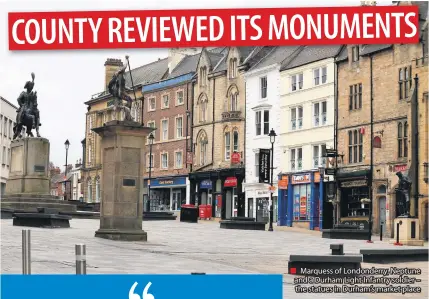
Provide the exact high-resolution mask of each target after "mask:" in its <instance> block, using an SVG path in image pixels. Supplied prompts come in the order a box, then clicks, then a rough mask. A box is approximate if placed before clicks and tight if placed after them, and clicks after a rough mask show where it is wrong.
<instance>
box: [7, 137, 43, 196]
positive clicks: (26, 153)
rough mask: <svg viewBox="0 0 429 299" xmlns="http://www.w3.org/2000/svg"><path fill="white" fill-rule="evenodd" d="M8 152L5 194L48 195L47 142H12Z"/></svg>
mask: <svg viewBox="0 0 429 299" xmlns="http://www.w3.org/2000/svg"><path fill="white" fill-rule="evenodd" d="M10 152H11V155H10V156H11V157H10V172H9V178H8V180H7V184H6V190H5V194H6V195H9V194H32V195H33V194H39V195H49V194H50V181H49V140H48V139H46V138H22V139H18V140H14V141H12V142H11V144H10Z"/></svg>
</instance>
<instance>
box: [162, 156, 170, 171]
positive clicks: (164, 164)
mask: <svg viewBox="0 0 429 299" xmlns="http://www.w3.org/2000/svg"><path fill="white" fill-rule="evenodd" d="M161 168H162V169H167V168H168V154H167V153H162V154H161Z"/></svg>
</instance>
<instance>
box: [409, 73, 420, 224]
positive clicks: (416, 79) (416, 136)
mask: <svg viewBox="0 0 429 299" xmlns="http://www.w3.org/2000/svg"><path fill="white" fill-rule="evenodd" d="M414 84H415V87H414V88H415V89H416V91H415V96H414V99H412V101H413V102H414V103H413V104H412V105H415V108H414V109H415V110H414V115H412V116H411V117H412V120H413V122H412V126H413V127H414V130H413V131H414V136H412V137H411V138H413V139H414V142H413V147H414V148H413V151H412V153H413V159H414V163H413V164H414V165H415V166H414V184H415V188H414V209H413V210H414V211H412V213H411V216H417V214H418V203H419V183H420V180H419V167H420V165H419V163H420V162H419V89H418V87H419V77H418V76H417V74H416V76H415V77H414ZM411 128H412V127H411Z"/></svg>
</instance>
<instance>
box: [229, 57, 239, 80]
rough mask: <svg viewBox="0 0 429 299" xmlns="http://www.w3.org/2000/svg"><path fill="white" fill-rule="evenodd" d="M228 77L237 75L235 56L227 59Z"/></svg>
mask: <svg viewBox="0 0 429 299" xmlns="http://www.w3.org/2000/svg"><path fill="white" fill-rule="evenodd" d="M229 77H230V78H231V79H232V78H236V77H237V58H231V59H230V60H229Z"/></svg>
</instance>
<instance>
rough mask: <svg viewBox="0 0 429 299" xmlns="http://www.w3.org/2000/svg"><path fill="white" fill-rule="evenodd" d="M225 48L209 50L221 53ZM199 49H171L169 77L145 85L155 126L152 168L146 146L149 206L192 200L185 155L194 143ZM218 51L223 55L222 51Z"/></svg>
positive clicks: (174, 206) (148, 116)
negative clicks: (194, 80) (194, 81)
mask: <svg viewBox="0 0 429 299" xmlns="http://www.w3.org/2000/svg"><path fill="white" fill-rule="evenodd" d="M223 49H224V48H216V49H211V50H210V51H211V53H218V52H221V51H222V50H223ZM200 53H201V49H199V48H185V49H170V53H169V65H168V67H169V73H168V75H167V76H166V78H165V79H162V80H160V81H156V82H153V83H151V84H145V85H143V86H142V94H143V97H144V100H145V104H144V115H145V124H146V125H147V126H149V127H154V128H156V130H155V131H154V132H153V136H154V139H153V145H152V167H151V168H150V167H149V165H150V163H149V162H150V161H149V159H150V158H149V157H150V148H151V147H150V145H147V147H146V172H145V173H146V175H145V186H146V187H148V183H149V182H150V192H149V191H148V193H150V194H149V197H150V201H149V202H147V199H146V204H145V207H146V210H148V209H149V208H150V210H151V211H154V210H179V209H180V206H181V205H182V204H185V203H189V202H190V184H189V179H188V172H189V168H188V167H187V166H188V165H187V163H186V157H187V149H188V148H190V147H191V143H190V135H191V119H190V118H189V115H190V111H191V105H192V91H193V89H192V77H193V75H194V74H195V71H196V68H197V63H198V60H199V58H200ZM216 55H220V57H221V55H222V54H216ZM148 142H149V140H148ZM149 172H150V175H151V179H150V180H149ZM148 189H149V188H148ZM149 205H150V207H149Z"/></svg>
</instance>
